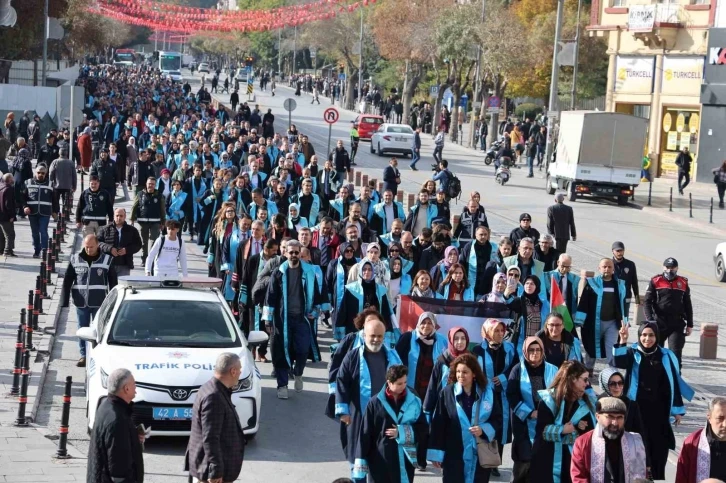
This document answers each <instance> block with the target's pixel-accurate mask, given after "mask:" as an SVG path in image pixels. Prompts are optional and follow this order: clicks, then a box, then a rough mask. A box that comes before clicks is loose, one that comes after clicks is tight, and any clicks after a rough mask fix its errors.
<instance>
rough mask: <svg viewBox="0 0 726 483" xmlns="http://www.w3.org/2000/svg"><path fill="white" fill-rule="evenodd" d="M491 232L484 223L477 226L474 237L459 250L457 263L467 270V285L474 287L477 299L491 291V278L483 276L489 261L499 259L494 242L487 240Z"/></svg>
mask: <svg viewBox="0 0 726 483" xmlns="http://www.w3.org/2000/svg"><path fill="white" fill-rule="evenodd" d="M490 235H491V232H490V231H489V228H487V227H486V226H484V225H480V226H478V227H477V229H476V231H475V236H476V238H475V239H474V240H472V241H470V242H469V243H467V244H466V245H464V248H463V249H462V250H461V254H460V255H459V263H461V264H462V265H464V267H465V268H466V270H467V280H468V281H469V286H470V287H473V288H474V296H475V297H476V300H479V299H480V298H481V297H483V296H484V295H485V294H488V293H489V292H491V283H492V278H491V277H489V278H488V279H487V278H486V277H485V274H486V268H487V264H488V263H489V262H490V261H498V260H499V252H498V247H497V245H496V243H492V242H490V241H489V237H490Z"/></svg>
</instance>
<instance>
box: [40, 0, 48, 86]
mask: <svg viewBox="0 0 726 483" xmlns="http://www.w3.org/2000/svg"><path fill="white" fill-rule="evenodd" d="M47 73H48V0H45V2H43V73H42V77H41V81H40V85H42V86H45V76H46V74H47Z"/></svg>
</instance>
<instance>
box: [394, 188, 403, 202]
mask: <svg viewBox="0 0 726 483" xmlns="http://www.w3.org/2000/svg"><path fill="white" fill-rule="evenodd" d="M396 201H398V202H399V203H403V190H398V193H396Z"/></svg>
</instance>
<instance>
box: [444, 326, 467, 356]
mask: <svg viewBox="0 0 726 483" xmlns="http://www.w3.org/2000/svg"><path fill="white" fill-rule="evenodd" d="M458 332H462V333H463V334H464V336H465V337H466V347H464V350H463V351H458V350H456V348H455V347H454V337H455V336H456V334H457V333H458ZM447 339H448V341H449V346H448V349H447V350H448V351H449V354H451V357H452V358H454V359H456V358H457V357H459V356H460V355H462V354H466V353H467V352H469V333H468V332H467V331H466V329H465V328H463V327H452V328H451V329H449V334H448V335H447Z"/></svg>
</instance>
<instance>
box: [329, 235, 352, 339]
mask: <svg viewBox="0 0 726 483" xmlns="http://www.w3.org/2000/svg"><path fill="white" fill-rule="evenodd" d="M339 248H340V256H339V257H338V258H336V259H335V260H332V261H331V262H330V264H328V267H327V269H326V272H325V281H326V287H328V288H329V289H330V290H332V297H331V302H332V309H333V310H332V312H333V314H332V318H333V320H335V319H336V317H337V311H338V309H339V308H340V306H341V305H342V304H343V294H344V293H345V281H346V280H348V273H349V272H350V269H351V268H353V266H354V265H355V264H356V263H358V259H357V258H356V257H355V249H354V248H353V247H352V246H351V245H350V243H348V242H343V243H342V244H341V245H340V247H339ZM333 335H335V334H333ZM336 340H340V339H339V338H338V337H336Z"/></svg>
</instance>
